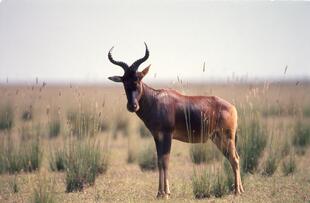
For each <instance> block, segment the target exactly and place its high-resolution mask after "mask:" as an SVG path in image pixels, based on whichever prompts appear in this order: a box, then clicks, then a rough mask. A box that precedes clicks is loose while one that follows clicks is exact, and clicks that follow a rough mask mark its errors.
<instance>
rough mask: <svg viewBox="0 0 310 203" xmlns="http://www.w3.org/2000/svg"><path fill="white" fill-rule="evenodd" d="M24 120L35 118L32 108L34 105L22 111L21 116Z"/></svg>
mask: <svg viewBox="0 0 310 203" xmlns="http://www.w3.org/2000/svg"><path fill="white" fill-rule="evenodd" d="M21 118H22V120H23V121H30V120H32V119H33V109H32V105H30V106H29V108H27V109H25V110H24V111H23V112H22V116H21Z"/></svg>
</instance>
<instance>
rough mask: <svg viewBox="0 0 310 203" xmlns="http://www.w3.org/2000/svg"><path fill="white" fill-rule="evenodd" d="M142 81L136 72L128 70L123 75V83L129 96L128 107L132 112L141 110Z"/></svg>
mask: <svg viewBox="0 0 310 203" xmlns="http://www.w3.org/2000/svg"><path fill="white" fill-rule="evenodd" d="M140 82H141V81H140V80H139V77H138V75H137V73H136V72H131V71H130V72H126V73H125V74H124V76H123V84H124V89H125V93H126V97H127V109H128V111H130V112H136V111H138V110H139V99H140V95H141V83H140Z"/></svg>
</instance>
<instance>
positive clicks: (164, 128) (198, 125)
mask: <svg viewBox="0 0 310 203" xmlns="http://www.w3.org/2000/svg"><path fill="white" fill-rule="evenodd" d="M145 46H146V44H145ZM111 50H112V49H111ZM148 55H149V52H148V49H147V46H146V53H145V56H144V57H143V58H141V59H139V60H137V61H136V62H135V63H133V65H131V66H128V65H127V64H126V63H124V62H119V61H115V60H114V59H113V58H112V55H111V51H110V52H109V60H110V61H111V62H112V63H113V64H115V65H119V66H121V67H122V68H123V69H124V71H125V73H124V75H123V76H113V77H109V79H110V80H112V81H114V82H122V83H123V85H124V89H125V92H126V97H127V101H128V103H127V109H128V110H129V111H130V112H136V114H137V115H138V116H139V118H140V119H141V120H142V121H143V122H144V124H145V125H146V127H147V128H148V129H149V130H150V132H151V133H152V135H153V137H154V141H155V145H156V150H157V159H158V168H159V186H158V193H157V197H166V198H167V197H169V195H170V189H169V181H168V168H169V157H170V151H171V143H172V139H176V140H179V141H182V142H188V143H204V142H206V141H207V140H208V139H209V138H210V139H211V140H212V142H213V143H214V144H215V145H216V146H217V147H218V149H219V150H221V152H222V153H223V154H224V156H225V157H226V158H227V159H228V160H229V161H230V164H231V166H232V169H233V172H234V175H235V193H236V194H240V193H241V192H243V191H244V190H243V187H242V182H241V178H240V167H239V156H238V153H237V150H236V130H237V111H236V108H235V107H234V106H233V105H232V104H230V103H228V102H227V101H225V100H223V99H221V98H219V97H215V96H185V95H182V94H180V93H178V92H177V91H175V90H166V89H161V90H155V89H153V88H151V87H148V86H147V85H146V84H144V83H143V82H142V79H143V77H144V76H145V75H146V74H147V73H148V70H149V67H150V66H148V67H147V68H145V69H144V70H143V71H142V72H137V69H138V67H139V65H140V64H141V63H143V62H144V61H145V60H146V59H147V58H148Z"/></svg>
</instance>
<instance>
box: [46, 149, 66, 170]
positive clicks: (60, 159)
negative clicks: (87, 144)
mask: <svg viewBox="0 0 310 203" xmlns="http://www.w3.org/2000/svg"><path fill="white" fill-rule="evenodd" d="M67 159H68V158H67V153H66V150H65V149H64V148H63V149H59V148H58V149H56V150H55V151H53V152H51V153H50V156H49V165H50V169H51V170H52V171H63V170H65V168H66V166H67V164H66V161H67Z"/></svg>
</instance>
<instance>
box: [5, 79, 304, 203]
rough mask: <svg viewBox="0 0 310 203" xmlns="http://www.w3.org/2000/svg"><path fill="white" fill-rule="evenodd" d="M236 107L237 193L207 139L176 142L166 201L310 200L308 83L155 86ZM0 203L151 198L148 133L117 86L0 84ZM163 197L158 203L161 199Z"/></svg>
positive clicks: (154, 176)
mask: <svg viewBox="0 0 310 203" xmlns="http://www.w3.org/2000/svg"><path fill="white" fill-rule="evenodd" d="M151 86H154V87H155V88H175V89H177V90H179V91H180V92H182V93H184V94H187V95H216V96H219V97H222V98H224V99H225V100H227V101H229V102H230V103H233V104H234V105H235V106H236V107H237V110H238V116H239V118H238V124H239V126H238V143H237V146H238V152H239V155H240V157H241V169H242V180H243V187H244V189H245V193H243V194H242V195H240V196H235V195H234V194H233V192H232V190H231V189H232V188H233V181H232V177H233V176H232V170H231V168H230V166H229V165H228V164H227V161H225V159H224V157H223V156H222V154H221V153H220V152H219V150H218V149H217V148H216V147H215V145H214V144H213V143H212V142H211V141H209V142H208V143H207V144H195V145H193V144H187V143H182V142H179V141H176V140H174V141H173V143H172V152H171V157H170V166H169V174H170V187H171V188H170V189H171V197H170V199H169V200H167V201H170V202H195V201H201V200H202V201H212V202H309V201H310V150H309V146H310V95H309V92H310V84H309V83H308V82H303V81H300V82H261V83H250V82H247V83H241V82H238V83H235V82H231V83H228V82H227V83H223V84H182V83H177V84H157V85H151ZM0 95H1V99H0V202H151V201H158V200H157V199H156V193H157V189H158V172H157V171H156V165H157V163H156V153H155V145H154V141H153V138H152V136H151V135H150V133H149V132H148V130H147V129H145V127H144V126H143V124H142V122H141V121H140V120H139V118H138V117H137V116H136V115H135V114H133V113H129V112H128V111H127V110H126V102H127V101H126V96H125V93H124V91H123V88H122V87H121V86H120V85H119V86H118V85H115V86H104V85H102V86H101V85H77V84H67V85H66V84H64V85H51V84H45V83H44V84H43V83H42V82H40V81H39V82H37V83H34V84H28V85H11V84H1V85H0ZM160 201H166V200H160Z"/></svg>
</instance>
